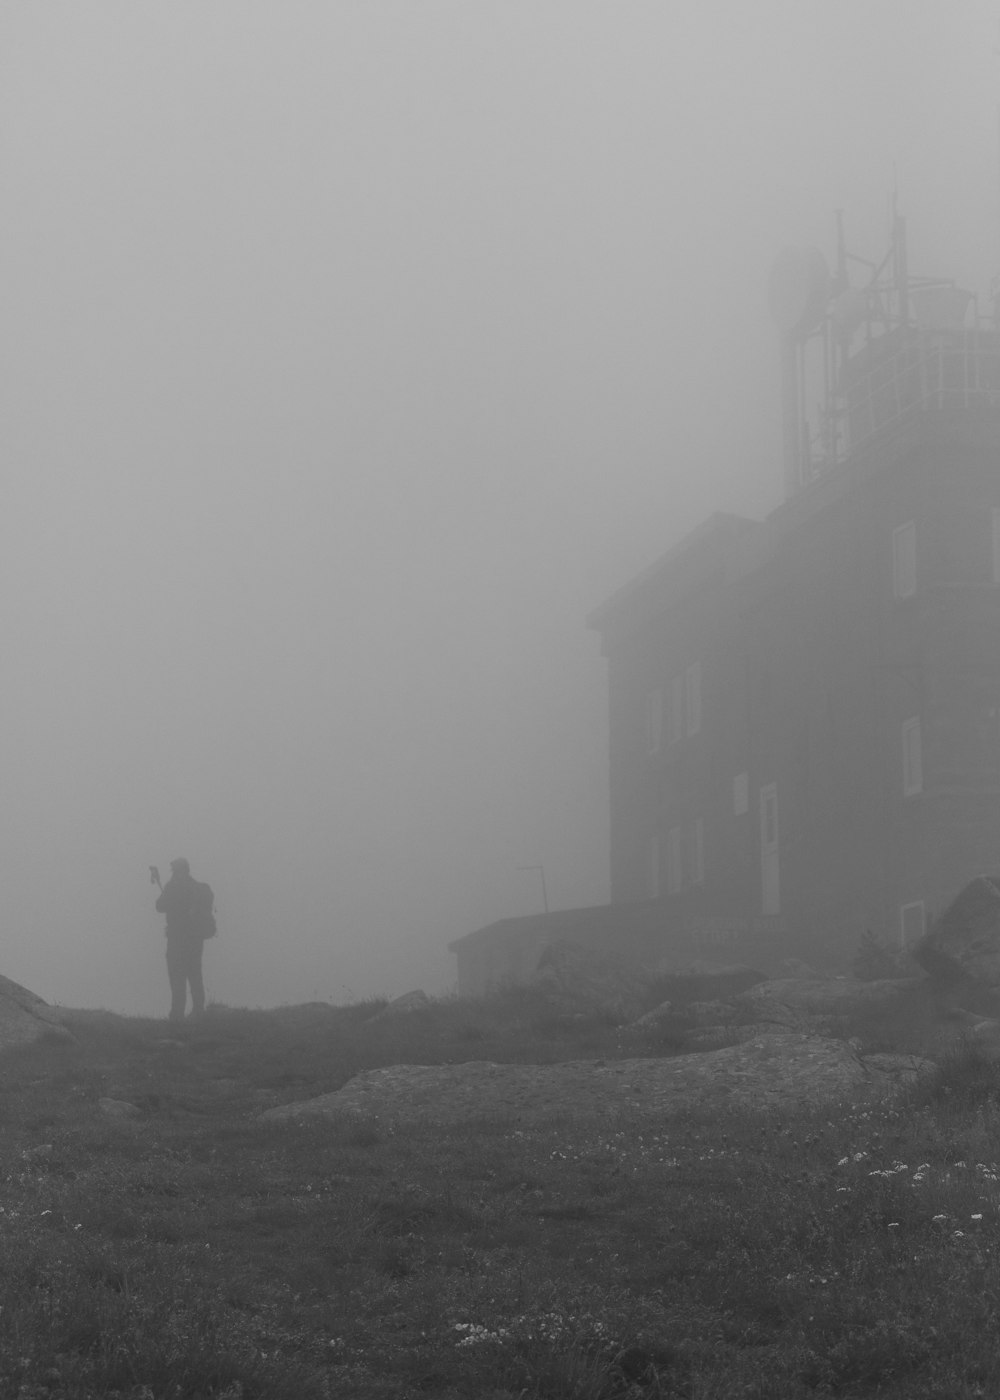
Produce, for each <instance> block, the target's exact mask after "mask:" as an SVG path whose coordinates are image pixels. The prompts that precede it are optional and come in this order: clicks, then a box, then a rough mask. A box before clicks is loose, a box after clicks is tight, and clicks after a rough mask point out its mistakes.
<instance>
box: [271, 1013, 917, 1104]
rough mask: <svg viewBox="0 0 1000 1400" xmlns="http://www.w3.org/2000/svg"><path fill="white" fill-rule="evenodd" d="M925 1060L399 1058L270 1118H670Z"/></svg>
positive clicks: (770, 1050)
mask: <svg viewBox="0 0 1000 1400" xmlns="http://www.w3.org/2000/svg"><path fill="white" fill-rule="evenodd" d="M923 1067H924V1065H923V1062H921V1061H920V1060H918V1059H916V1058H914V1057H912V1056H902V1055H874V1056H869V1057H864V1056H862V1055H860V1054H859V1053H858V1052H857V1050H856V1049H854V1048H852V1047H851V1046H850V1045H848V1044H846V1043H845V1042H843V1041H840V1040H832V1039H826V1038H824V1037H822V1036H816V1035H802V1034H799V1033H796V1032H790V1031H783V1032H763V1033H761V1032H758V1034H756V1035H755V1036H753V1037H752V1038H748V1039H747V1040H746V1041H745V1043H743V1044H740V1045H731V1046H728V1047H727V1048H725V1049H721V1050H713V1051H710V1052H707V1053H704V1054H698V1055H681V1056H678V1057H676V1058H673V1059H627V1060H576V1061H570V1062H568V1063H563V1064H544V1065H522V1064H494V1063H492V1062H491V1061H484V1060H474V1061H470V1062H468V1063H466V1064H458V1065H392V1066H389V1067H387V1068H384V1069H372V1070H366V1071H364V1073H362V1074H359V1075H356V1076H355V1078H354V1079H351V1080H349V1081H348V1083H347V1084H345V1085H344V1086H343V1088H342V1089H338V1090H337V1091H336V1092H335V1093H332V1094H323V1095H322V1096H321V1097H320V1098H316V1099H308V1100H305V1101H304V1102H299V1103H289V1104H283V1105H281V1106H280V1107H276V1108H271V1109H268V1110H266V1112H264V1113H263V1114H262V1115H261V1117H262V1119H263V1120H264V1121H266V1122H287V1121H289V1120H292V1121H297V1120H302V1119H308V1118H316V1117H319V1118H338V1117H341V1116H343V1115H345V1114H346V1115H348V1116H351V1115H357V1114H365V1115H372V1116H374V1117H375V1118H377V1119H381V1120H386V1121H399V1122H424V1123H463V1122H468V1121H469V1120H470V1119H481V1118H484V1117H493V1116H498V1117H504V1118H514V1119H516V1120H527V1119H534V1120H536V1121H538V1120H541V1121H550V1120H551V1119H552V1117H553V1116H554V1115H556V1116H558V1115H567V1114H571V1115H573V1117H574V1119H579V1118H583V1117H588V1116H597V1117H600V1118H607V1116H608V1115H617V1114H620V1113H622V1112H628V1113H637V1114H640V1115H649V1116H650V1117H651V1118H653V1119H654V1120H656V1121H663V1120H664V1119H665V1118H668V1117H669V1116H670V1115H671V1114H672V1113H678V1112H680V1113H682V1112H685V1111H687V1110H689V1109H690V1108H692V1107H699V1106H700V1107H709V1108H712V1109H726V1108H736V1109H741V1108H756V1109H760V1108H769V1107H780V1106H785V1105H798V1106H805V1105H815V1104H818V1103H827V1102H834V1101H838V1100H843V1099H852V1100H854V1101H857V1100H861V1099H868V1098H870V1097H872V1096H873V1095H874V1096H878V1095H884V1094H891V1093H893V1092H894V1091H895V1090H896V1089H897V1088H898V1087H899V1086H900V1085H903V1084H906V1083H908V1082H910V1081H911V1080H912V1079H913V1078H914V1076H915V1075H916V1074H918V1073H919V1072H920V1071H921V1070H922V1069H923Z"/></svg>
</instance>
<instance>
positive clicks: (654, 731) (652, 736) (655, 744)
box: [645, 689, 663, 753]
mask: <svg viewBox="0 0 1000 1400" xmlns="http://www.w3.org/2000/svg"><path fill="white" fill-rule="evenodd" d="M645 720H646V752H647V753H659V752H660V746H661V744H662V742H663V691H662V690H659V689H657V690H648V691H647V692H646V714H645Z"/></svg>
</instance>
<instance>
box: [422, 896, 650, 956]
mask: <svg viewBox="0 0 1000 1400" xmlns="http://www.w3.org/2000/svg"><path fill="white" fill-rule="evenodd" d="M664 917H665V916H664V910H663V905H662V903H659V902H657V901H655V900H649V901H644V902H641V903H628V904H592V905H586V906H584V907H583V908H581V909H555V910H553V911H552V912H550V913H548V914H526V915H524V916H522V917H520V918H516V919H498V920H497V921H496V923H493V924H486V925H485V927H483V928H477V929H474V930H473V931H472V933H466V934H463V935H462V937H461V938H456V939H454V940H453V942H451V943H449V944H448V947H449V949H450V950H451V951H452V952H457V951H458V949H460V948H474V947H476V946H477V945H479V944H481V943H490V942H503V941H504V940H505V939H508V938H517V939H520V938H524V937H526V936H528V935H532V934H547V935H549V936H550V937H552V938H572V937H574V936H580V935H585V934H588V933H604V932H607V930H608V929H609V928H613V929H614V930H615V931H616V932H619V933H645V932H656V931H657V930H660V929H662V928H663V924H664Z"/></svg>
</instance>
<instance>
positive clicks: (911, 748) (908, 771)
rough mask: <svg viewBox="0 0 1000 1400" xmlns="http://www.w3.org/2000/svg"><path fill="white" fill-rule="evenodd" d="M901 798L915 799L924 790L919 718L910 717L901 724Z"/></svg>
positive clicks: (916, 716) (917, 716) (915, 716)
mask: <svg viewBox="0 0 1000 1400" xmlns="http://www.w3.org/2000/svg"><path fill="white" fill-rule="evenodd" d="M900 732H901V737H902V744H903V796H904V797H916V796H918V794H920V793H921V792H923V790H924V752H923V740H922V739H921V735H920V716H919V715H912V716H911V717H910V718H909V719H905V720H904V721H903V724H902V729H901V731H900Z"/></svg>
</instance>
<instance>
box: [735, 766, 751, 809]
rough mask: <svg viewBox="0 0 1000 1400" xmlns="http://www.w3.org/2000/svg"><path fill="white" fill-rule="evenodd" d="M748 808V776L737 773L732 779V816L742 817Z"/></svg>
mask: <svg viewBox="0 0 1000 1400" xmlns="http://www.w3.org/2000/svg"><path fill="white" fill-rule="evenodd" d="M749 810H750V777H749V774H747V773H737V774H736V777H735V778H734V779H733V816H734V817H743V816H745V815H746V814H747V812H749Z"/></svg>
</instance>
